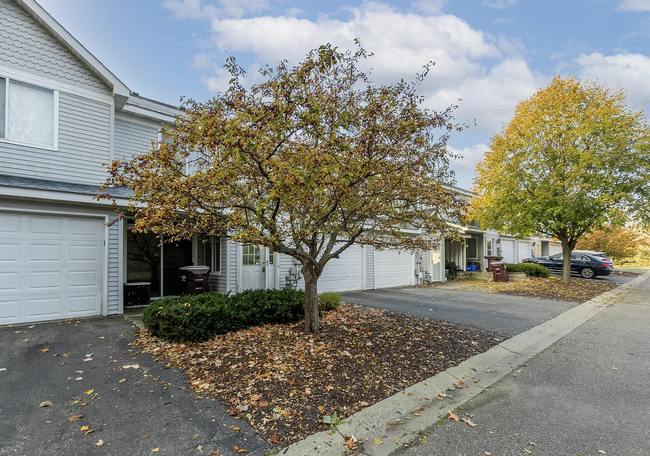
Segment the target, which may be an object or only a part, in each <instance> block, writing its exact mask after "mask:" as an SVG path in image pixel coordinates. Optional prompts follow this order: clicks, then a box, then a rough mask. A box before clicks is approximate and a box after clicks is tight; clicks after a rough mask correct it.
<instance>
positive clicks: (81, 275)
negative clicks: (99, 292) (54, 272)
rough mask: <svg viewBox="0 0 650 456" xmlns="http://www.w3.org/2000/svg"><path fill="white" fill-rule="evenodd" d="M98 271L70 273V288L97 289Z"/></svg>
mask: <svg viewBox="0 0 650 456" xmlns="http://www.w3.org/2000/svg"><path fill="white" fill-rule="evenodd" d="M99 280H100V278H99V271H97V270H94V271H70V288H78V287H97V286H98V285H99Z"/></svg>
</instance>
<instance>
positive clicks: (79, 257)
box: [69, 245, 100, 261]
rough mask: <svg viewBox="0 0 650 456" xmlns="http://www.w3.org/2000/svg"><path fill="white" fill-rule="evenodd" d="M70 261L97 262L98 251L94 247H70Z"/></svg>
mask: <svg viewBox="0 0 650 456" xmlns="http://www.w3.org/2000/svg"><path fill="white" fill-rule="evenodd" d="M69 252H70V261H97V260H98V259H99V255H100V251H99V248H98V247H97V246H95V245H71V246H70V250H69Z"/></svg>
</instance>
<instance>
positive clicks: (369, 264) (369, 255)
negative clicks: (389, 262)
mask: <svg viewBox="0 0 650 456" xmlns="http://www.w3.org/2000/svg"><path fill="white" fill-rule="evenodd" d="M374 289H375V248H374V247H373V246H372V245H368V246H366V290H374Z"/></svg>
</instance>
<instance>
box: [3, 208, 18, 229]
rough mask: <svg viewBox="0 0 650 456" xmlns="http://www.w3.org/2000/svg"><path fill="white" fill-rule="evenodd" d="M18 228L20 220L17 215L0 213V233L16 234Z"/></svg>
mask: <svg viewBox="0 0 650 456" xmlns="http://www.w3.org/2000/svg"><path fill="white" fill-rule="evenodd" d="M19 228H20V219H19V218H18V216H17V215H11V214H1V213H0V233H17V232H18V230H19Z"/></svg>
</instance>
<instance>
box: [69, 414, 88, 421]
mask: <svg viewBox="0 0 650 456" xmlns="http://www.w3.org/2000/svg"><path fill="white" fill-rule="evenodd" d="M83 417H84V416H83V415H81V414H79V415H75V416H71V417H70V418H68V421H70V422H75V421H79V420H80V419H82V418H83Z"/></svg>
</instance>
